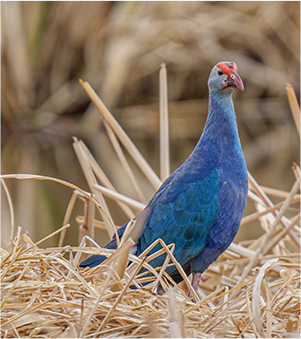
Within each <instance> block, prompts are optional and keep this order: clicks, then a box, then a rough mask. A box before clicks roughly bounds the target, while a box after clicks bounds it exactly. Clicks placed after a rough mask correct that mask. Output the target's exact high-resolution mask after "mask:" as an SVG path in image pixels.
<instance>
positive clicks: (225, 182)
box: [80, 61, 248, 294]
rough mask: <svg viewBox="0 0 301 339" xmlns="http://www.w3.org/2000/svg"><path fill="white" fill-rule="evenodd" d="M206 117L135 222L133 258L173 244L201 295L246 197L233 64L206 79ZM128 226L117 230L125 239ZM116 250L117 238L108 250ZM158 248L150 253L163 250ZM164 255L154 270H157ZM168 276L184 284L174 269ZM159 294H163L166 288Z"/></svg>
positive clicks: (95, 261)
mask: <svg viewBox="0 0 301 339" xmlns="http://www.w3.org/2000/svg"><path fill="white" fill-rule="evenodd" d="M207 85H208V89H209V100H208V101H209V103H208V115H207V119H206V123H205V127H204V129H203V133H202V135H201V137H200V139H199V141H198V142H197V145H196V146H195V148H194V150H193V151H192V153H191V154H190V156H189V157H188V158H187V159H186V160H185V161H184V162H183V164H182V165H181V166H180V167H178V168H177V169H176V170H175V171H174V172H173V173H172V174H171V175H170V176H169V177H168V178H167V179H166V180H165V181H164V182H163V184H162V185H161V186H160V188H159V189H158V191H157V192H156V193H155V194H154V195H153V197H152V198H151V200H150V201H149V203H148V204H147V206H146V207H145V209H144V210H143V211H142V212H141V213H140V214H138V215H137V216H136V217H135V218H134V220H135V222H136V223H137V224H139V225H140V231H139V232H138V234H136V236H135V239H134V241H135V245H134V247H133V248H134V250H133V253H135V254H136V255H137V256H138V255H140V254H141V253H142V252H143V251H144V250H145V249H146V248H147V247H148V246H149V245H151V244H152V243H153V242H154V241H155V240H156V239H158V238H161V239H162V240H163V241H164V242H165V243H166V244H167V245H168V244H172V243H173V244H175V248H174V252H173V254H174V256H175V258H176V260H177V261H178V262H179V263H180V264H181V266H182V267H183V269H184V271H185V273H186V274H187V275H190V274H191V273H192V282H191V285H192V287H193V289H194V290H195V291H196V292H197V290H198V287H199V282H200V279H201V274H202V273H203V272H204V271H205V270H206V269H207V268H208V267H209V265H210V264H211V263H213V262H214V261H215V260H216V259H217V258H218V257H219V256H220V255H221V254H222V253H223V252H224V251H225V250H226V249H227V248H228V247H229V245H230V244H231V242H232V241H233V239H234V237H235V235H236V234H237V232H238V229H239V225H240V222H241V219H242V217H243V213H244V210H245V207H246V202H247V196H248V172H247V166H246V161H245V158H244V155H243V151H242V147H241V142H240V138H239V133H238V128H237V122H236V114H235V111H234V105H233V100H232V94H233V92H234V90H235V89H238V90H240V91H244V84H243V81H242V80H241V78H240V76H239V75H238V71H237V65H236V64H235V62H233V61H221V62H219V63H217V64H216V65H215V66H214V67H213V68H212V70H211V72H210V75H209V78H208V82H207ZM127 225H128V222H126V223H125V224H124V225H123V226H121V227H120V228H119V229H118V236H119V237H120V238H121V237H122V235H123V233H124V231H125V229H126V227H127ZM105 248H108V249H116V248H117V246H116V236H114V237H113V238H112V240H111V241H110V242H109V243H108V244H107V245H106V246H105ZM159 248H160V247H159V245H156V246H155V248H154V249H153V250H152V252H151V253H154V252H155V251H157V250H158V249H159ZM105 259H106V257H105V256H102V255H92V256H90V257H89V258H87V259H86V260H84V261H83V262H81V263H80V267H90V268H91V267H94V266H97V265H99V264H101V263H102V262H103V261H104V260H105ZM164 259H165V256H164V255H161V256H159V257H157V258H155V259H153V260H152V261H150V264H151V265H152V266H153V267H158V266H160V265H162V264H163V262H164ZM166 272H167V273H168V274H169V275H170V277H171V278H173V280H174V281H175V282H176V283H179V282H181V281H182V280H183V278H182V276H181V274H180V273H179V272H178V271H177V269H176V268H175V266H170V267H168V268H167V269H166ZM157 293H158V294H164V290H163V289H162V286H161V285H159V286H158V288H157Z"/></svg>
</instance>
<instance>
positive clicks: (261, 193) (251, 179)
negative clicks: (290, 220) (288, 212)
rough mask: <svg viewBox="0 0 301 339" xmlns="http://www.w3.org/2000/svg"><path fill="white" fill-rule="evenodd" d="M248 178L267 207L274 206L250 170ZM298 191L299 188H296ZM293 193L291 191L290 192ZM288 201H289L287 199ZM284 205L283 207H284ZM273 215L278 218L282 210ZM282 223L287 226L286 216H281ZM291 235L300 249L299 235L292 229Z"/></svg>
mask: <svg viewBox="0 0 301 339" xmlns="http://www.w3.org/2000/svg"><path fill="white" fill-rule="evenodd" d="M248 178H249V183H251V185H252V186H253V188H254V190H255V191H256V193H257V195H258V196H259V197H260V199H261V200H262V202H263V204H264V205H265V206H266V207H273V206H274V205H273V203H272V202H271V200H270V199H269V198H268V196H267V195H266V194H265V193H264V192H263V190H262V189H261V187H260V185H258V183H257V182H256V180H255V179H254V178H253V177H252V175H251V174H250V172H249V173H248ZM296 192H297V190H296ZM290 195H291V192H290ZM292 199H293V197H291V196H290V198H289V201H291V200H292ZM286 201H288V200H287V199H286ZM283 206H284V205H283ZM283 206H282V208H283ZM272 213H273V215H274V216H275V217H276V218H277V216H278V214H279V213H280V212H278V211H272ZM279 222H280V224H281V225H282V227H283V228H287V227H288V224H287V223H286V221H285V220H284V218H280V220H279ZM289 236H290V238H291V239H292V244H293V245H294V247H296V248H297V249H300V240H299V238H298V237H297V235H296V234H295V233H294V232H293V231H292V230H291V231H290V232H289Z"/></svg>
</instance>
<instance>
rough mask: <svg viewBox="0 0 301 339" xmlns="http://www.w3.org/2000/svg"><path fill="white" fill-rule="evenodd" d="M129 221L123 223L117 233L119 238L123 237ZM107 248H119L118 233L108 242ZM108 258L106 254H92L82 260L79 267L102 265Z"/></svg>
mask: <svg viewBox="0 0 301 339" xmlns="http://www.w3.org/2000/svg"><path fill="white" fill-rule="evenodd" d="M127 224H128V222H126V223H125V224H124V225H122V226H121V227H120V228H119V229H118V231H117V233H118V236H119V238H121V237H122V235H123V233H124V231H125V229H126V226H127ZM105 248H107V249H110V250H116V249H117V245H116V235H115V234H114V236H113V238H112V240H111V241H110V242H109V243H107V244H106V246H105ZM106 259H107V257H106V256H105V255H91V257H89V258H87V259H86V260H84V261H82V262H81V263H80V264H79V267H90V268H91V267H95V266H98V265H100V264H101V263H102V262H103V261H105V260H106Z"/></svg>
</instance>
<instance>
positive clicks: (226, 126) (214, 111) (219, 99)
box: [196, 92, 242, 155]
mask: <svg viewBox="0 0 301 339" xmlns="http://www.w3.org/2000/svg"><path fill="white" fill-rule="evenodd" d="M204 147H205V148H206V149H207V150H208V151H210V150H211V151H213V152H215V153H216V154H219V155H221V154H222V153H224V154H227V153H230V152H235V153H238V154H239V155H242V150H241V144H240V139H239V135H238V130H237V123H236V116H235V111H234V106H233V101H232V93H229V94H225V93H219V92H213V93H212V92H211V93H209V107H208V117H207V121H206V125H205V127H204V131H203V134H202V136H201V138H200V140H199V142H198V144H197V147H196V153H199V152H200V153H203V152H204ZM208 148H210V150H209V149H208Z"/></svg>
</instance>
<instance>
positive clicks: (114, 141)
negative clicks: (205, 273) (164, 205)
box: [103, 119, 147, 204]
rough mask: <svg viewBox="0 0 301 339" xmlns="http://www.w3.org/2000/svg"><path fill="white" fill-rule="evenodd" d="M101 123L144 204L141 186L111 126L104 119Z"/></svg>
mask: <svg viewBox="0 0 301 339" xmlns="http://www.w3.org/2000/svg"><path fill="white" fill-rule="evenodd" d="M103 123H104V125H105V128H106V130H107V133H108V136H109V137H110V139H111V142H112V145H113V147H114V149H115V152H116V154H117V156H118V158H119V160H120V162H121V164H122V166H123V168H124V169H125V171H126V173H127V174H128V176H129V178H130V180H131V182H132V184H133V186H134V188H135V190H136V192H137V194H138V196H139V198H140V201H142V202H143V203H144V204H146V203H147V201H146V198H145V196H144V194H143V192H142V191H141V188H140V187H139V185H138V182H137V180H136V178H135V176H134V174H133V172H132V170H131V168H130V165H129V163H128V162H127V160H126V157H125V155H124V153H123V151H122V148H121V147H120V144H119V141H118V140H117V138H116V135H115V133H114V131H113V130H112V128H111V127H110V125H109V124H108V122H107V121H106V119H104V120H103Z"/></svg>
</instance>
